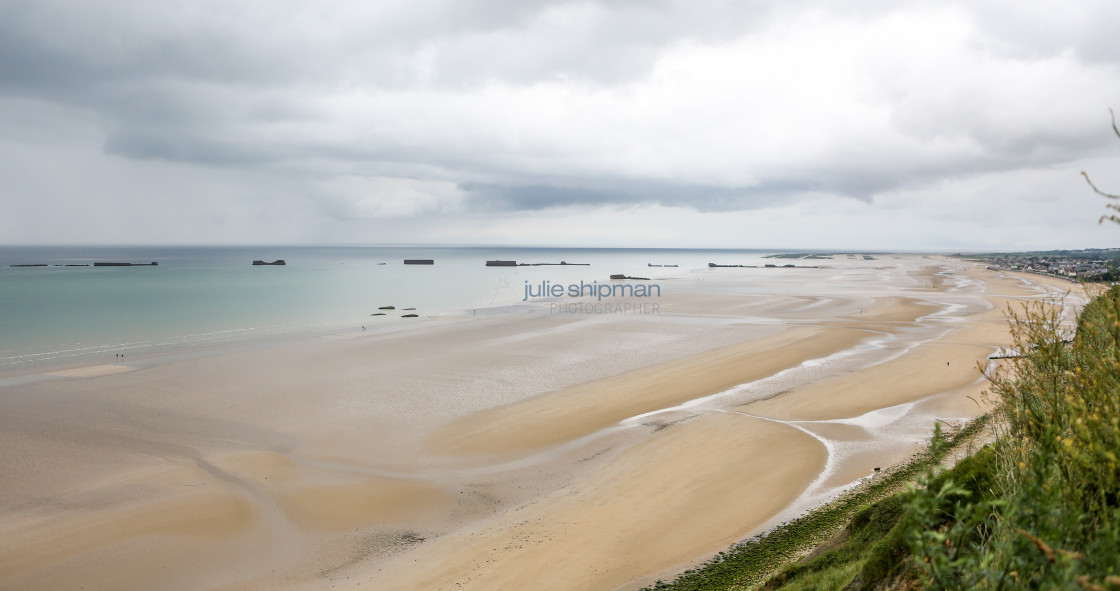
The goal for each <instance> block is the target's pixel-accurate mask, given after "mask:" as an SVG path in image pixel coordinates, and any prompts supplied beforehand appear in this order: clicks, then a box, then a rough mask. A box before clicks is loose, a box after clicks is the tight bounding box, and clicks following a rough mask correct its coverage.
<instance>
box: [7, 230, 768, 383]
mask: <svg viewBox="0 0 1120 591" xmlns="http://www.w3.org/2000/svg"><path fill="white" fill-rule="evenodd" d="M765 254H768V252H763V251H729V250H714V251H713V250H660V249H570V248H569V249H551V248H512V247H510V248H499V247H494V248H487V247H458V248H456V247H430V246H417V247H404V246H345V247H342V246H338V247H335V246H331V247H274V246H270V247H0V369H13V368H14V369H18V368H20V367H26V366H35V365H49V364H59V363H67V362H70V363H74V362H80V361H82V360H84V359H86V358H89V359H91V360H101V361H104V359H105V358H106V357H107V356H108V355H114V356H115V354H116V353H126V354H127V352H133V353H134V354H153V353H158V352H162V351H166V350H175V349H182V348H190V347H199V346H210V345H215V344H216V345H221V344H224V343H232V342H236V341H238V340H243V339H251V338H257V337H266V336H270V335H276V334H289V333H290V334H295V333H308V332H309V333H315V332H320V333H326V332H330V331H337V330H360V326H361V325H374V323H376V322H378V321H380V320H383V319H380V318H372V317H371V316H370V314H372V313H375V312H377V311H378V310H377V309H378V307H380V306H386V305H393V306H396V307H397V308H398V310H397V311H396V312H395V314H396V315H398V316H399V314H402V313H407V312H402V311H401V310H400V308H405V307H414V308H416V313H418V314H420V315H421V316H431V315H447V314H463V313H466V314H470V313H472V312H473V311H475V310H478V309H488V308H495V307H502V306H509V305H520V304H523V303H524V302H522V300H523V298H524V297H525V284H526V282H528V283H529V284H531V285H538V284H539V283H540V282H541V281H549V282H551V283H553V284H565V285H566V284H570V283H572V282H577V283H578V282H581V281H584V282H592V281H598V282H607V281H609V276H610V275H611V274H615V273H622V274H627V275H632V276H641V277H650V278H652V279H655V280H656V279H657V278H658V277H665V276H668V275H680V274H681V273H684V272H687V271H688V270H689V269H695V268H700V267H704V266H706V265H707V263H709V262H715V263H717V264H762V262H763V259H762V256H763V255H765ZM406 258H420V259H434V260H435V264H434V265H431V266H427V265H424V266H419V265H404V264H402V263H403V260H404V259H406ZM254 259H263V260H268V261H271V260H274V259H285V260H286V261H287V263H288V264H287V265H286V266H283V267H280V266H277V267H271V266H256V267H254V266H251V264H250V263H251V261H252V260H254ZM490 259H504V260H516V261H518V262H527V263H537V262H551V263H556V262H560V261H567V262H569V263H590V265H589V266H575V265H569V266H537V267H486V266H485V261H486V260H490ZM94 261H114V262H137V263H143V262H150V261H158V262H159V265H158V266H155V267H150V266H142V267H65V266H56V265H66V264H88V263H92V262H94ZM41 263H45V264H47V265H49V266H47V267H31V268H14V267H12V266H11V265H17V264H41ZM648 263H654V264H677V265H679V267H678V268H651V267H648V266H647V264H648ZM390 314H394V313H390ZM114 358H115V357H114ZM110 360H111V359H110Z"/></svg>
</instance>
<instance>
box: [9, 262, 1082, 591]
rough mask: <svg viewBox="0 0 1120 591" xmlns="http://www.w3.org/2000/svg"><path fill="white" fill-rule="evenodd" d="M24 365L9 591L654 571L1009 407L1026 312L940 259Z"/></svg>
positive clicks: (1041, 282)
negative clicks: (1012, 336) (116, 359)
mask: <svg viewBox="0 0 1120 591" xmlns="http://www.w3.org/2000/svg"><path fill="white" fill-rule="evenodd" d="M813 264H814V265H817V267H816V268H802V269H783V268H777V269H762V268H759V269H750V268H733V269H699V270H683V269H682V270H681V272H680V274H679V275H677V276H676V277H675V278H673V279H671V280H667V281H664V282H662V284H663V286H664V292H663V294H662V296H661V297H660V298H659V299H658V301H657V304H658V305H657V308H656V311H655V312H654V311H652V310H648V311H647V312H649V313H642V314H586V313H585V314H560V313H555V310H550V308H549V307H548V306H547V305H538V306H535V307H525V308H516V309H513V310H511V311H507V312H505V313H500V314H499V313H496V314H489V315H479V316H476V317H465V316H463V317H459V316H447V317H433V318H425V319H422V320H421V321H419V322H417V323H416V324H415V325H413V326H410V327H408V329H407V330H391V331H389V330H370V331H369V332H364V331H363V332H358V331H355V332H352V333H344V334H341V333H340V334H332V335H322V336H320V337H317V338H304V339H298V340H295V339H293V340H289V341H278V342H269V343H261V344H258V345H256V346H252V347H245V346H242V347H238V348H231V349H230V350H226V351H211V352H207V353H206V354H198V355H180V356H175V357H170V356H169V357H166V358H154V357H153V358H145V357H144V356H143V355H136V356H132V355H130V359H129V362H128V363H127V364H124V363H120V364H113V363H104V364H98V365H91V366H85V367H59V368H52V369H50V370H49V371H43V372H40V373H37V374H34V375H0V469H2V470H3V473H4V474H5V483H4V485H3V486H2V487H0V515H2V519H0V588H5V589H7V588H11V589H64V588H65V589H71V588H72V589H78V588H83V589H106V590H108V589H153V588H159V589H170V590H174V589H184V590H185V589H192V590H193V589H214V590H219V589H220V590H249V589H298V590H304V589H307V590H311V589H365V588H374V589H387V590H388V589H402V590H404V589H425V590H437V589H478V590H492V589H523V588H533V589H558V590H559V589H565V590H578V589H588V590H592V589H594V590H603V589H637V588H640V587H641V586H643V585H648V584H652V583H653V582H654V581H656V580H657V579H658V578H661V579H668V578H671V577H672V576H673V575H674V574H675V573H677V572H680V571H681V570H683V569H686V568H689V567H691V566H694V565H695V564H696V563H698V562H702V561H703V560H705V559H706V558H707V557H709V556H711V555H712V554H713V553H716V552H718V551H720V550H722V549H725V548H726V547H727V546H728V545H729V544H731V543H733V542H735V541H737V540H741V539H743V538H746V537H749V536H750V535H753V534H754V533H757V532H758V531H760V528H764V527H767V526H768V525H772V524H773V523H774V522H775V520H780V519H782V518H783V516H788V515H791V514H794V513H796V512H798V511H800V510H803V509H804V508H805V507H808V506H811V505H812V504H813V503H815V502H819V501H820V500H822V499H824V498H827V497H828V496H829V495H833V494H836V493H838V492H839V491H841V490H843V489H844V488H845V487H848V486H851V485H852V484H853V483H855V482H856V481H858V480H859V479H862V478H870V477H873V476H872V475H873V474H874V468H875V467H879V466H885V465H890V464H891V463H894V462H898V461H901V460H903V459H905V458H906V457H907V456H908V455H909V454H911V453H913V451H915V449H916V444H920V443H921V442H922V441H924V440H925V439H926V438H927V437H928V435H929V433H930V432H931V430H932V426H933V423H934V421H935V420H944V421H947V422H958V421H962V420H966V419H968V418H970V417H972V416H976V415H977V414H979V413H981V412H983V411H984V409H986V408H988V404H989V403H988V402H986V401H985V400H984V397H983V391H984V386H985V381H984V379H983V377H982V375H981V373H980V370H981V369H982V368H984V367H987V366H988V364H989V363H990V362H989V360H988V359H987V357H988V355H990V354H992V353H993V352H995V351H996V349H997V348H999V347H1001V346H1006V345H1007V344H1008V334H1007V326H1006V320H1005V318H1004V310H1005V309H1006V308H1007V307H1008V306H1012V307H1015V306H1019V305H1021V303H1023V302H1026V301H1030V300H1037V299H1040V298H1044V297H1053V296H1054V295H1055V294H1058V293H1061V292H1064V291H1065V290H1070V289H1072V290H1074V291H1075V293H1074V294H1072V295H1071V296H1070V297H1069V302H1070V304H1071V305H1073V304H1075V303H1076V301H1077V299H1078V297H1079V296H1078V294H1077V293H1076V291H1078V288H1077V286H1076V284H1073V283H1069V282H1062V281H1060V280H1057V279H1052V278H1044V277H1038V276H1030V275H1022V274H1010V273H1003V272H996V271H990V270H987V269H984V268H983V267H980V266H976V265H972V264H970V263H967V262H963V261H959V260H954V259H948V258H942V257H933V256H919V255H897V256H895V255H876V256H875V258H873V259H870V260H865V259H864V258H862V257H844V256H842V255H840V256H837V257H835V259H825V260H819V261H814V262H813Z"/></svg>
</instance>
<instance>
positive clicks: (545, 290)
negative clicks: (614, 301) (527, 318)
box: [521, 280, 661, 302]
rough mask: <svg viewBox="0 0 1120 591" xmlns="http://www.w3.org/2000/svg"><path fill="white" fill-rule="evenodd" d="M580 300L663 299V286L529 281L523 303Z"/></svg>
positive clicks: (654, 284) (653, 284) (526, 283)
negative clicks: (535, 300)
mask: <svg viewBox="0 0 1120 591" xmlns="http://www.w3.org/2000/svg"><path fill="white" fill-rule="evenodd" d="M564 296H567V297H570V298H580V297H594V298H595V299H597V300H601V299H603V298H652V297H661V286H660V285H658V284H656V283H599V282H598V281H592V282H591V283H584V282H583V281H580V282H579V283H569V284H568V285H562V284H559V283H552V282H551V281H548V280H545V281H541V283H540V285H530V284H529V282H528V281H526V282H525V297H523V298H521V301H523V302H524V301H528V300H529V299H530V298H560V297H564Z"/></svg>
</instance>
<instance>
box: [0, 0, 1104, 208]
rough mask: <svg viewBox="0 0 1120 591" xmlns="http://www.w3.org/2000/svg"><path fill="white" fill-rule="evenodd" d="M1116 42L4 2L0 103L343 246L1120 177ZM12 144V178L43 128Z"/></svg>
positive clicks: (800, 15)
mask: <svg viewBox="0 0 1120 591" xmlns="http://www.w3.org/2000/svg"><path fill="white" fill-rule="evenodd" d="M1110 16H1113V17H1117V18H1120V5H1116V4H1115V3H1112V2H1106V1H1104V0H1080V1H1077V2H1074V3H1072V4H1070V3H1068V2H1067V3H1064V4H1062V5H1060V6H1059V5H1057V4H1056V3H1051V2H1040V3H1032V4H1030V5H1029V6H1019V5H1016V7H1015V9H1014V10H1009V9H1008V7H1007V6H1006V3H1004V2H1002V1H1001V0H983V1H975V2H971V1H970V2H964V1H961V2H953V3H939V4H927V3H922V2H915V3H898V2H886V1H883V0H862V1H859V2H850V3H844V6H843V8H839V7H837V6H836V5H835V4H834V3H826V2H820V1H813V0H799V1H796V2H789V3H782V4H781V5H776V4H775V3H771V2H761V1H751V2H724V1H720V0H698V1H693V2H683V1H673V0H659V1H655V2H648V1H637V0H635V1H626V2H617V1H616V2H606V1H600V2H594V1H592V2H569V1H564V0H534V1H515V0H503V1H500V2H495V1H489V0H488V1H483V0H470V1H453V0H422V1H412V2H406V1H404V0H398V1H385V2H376V3H356V4H351V3H347V2H326V3H320V4H316V5H314V6H312V5H305V6H302V5H301V6H280V5H275V4H269V3H229V2H216V1H213V2H212V1H205V2H190V3H179V4H173V5H165V6H160V5H156V4H152V3H143V2H137V1H132V0H128V1H126V0H106V1H104V2H99V3H96V4H81V3H78V4H75V3H71V2H65V1H57V0H42V1H36V2H31V1H25V0H16V1H8V2H3V3H0V99H5V100H8V101H28V102H30V103H43V104H49V105H54V106H57V107H58V108H60V109H65V110H69V111H68V112H70V113H72V114H73V117H74V119H75V121H77V122H78V123H77V125H78V126H79V127H80V128H81V137H82V138H83V141H86V142H88V141H90V140H89V133H88V132H89V130H90V129H94V130H97V132H98V133H99V134H100V135H99V139H98V140H96V141H97V149H99V150H101V152H102V154H103V155H107V156H110V157H120V158H123V159H125V160H128V161H132V162H136V163H145V162H147V163H169V164H174V165H180V166H183V167H187V168H185V169H184V170H187V169H189V170H192V171H194V172H193V173H191V174H200V175H201V174H207V173H215V171H225V172H223V173H221V174H225V173H230V174H236V175H242V176H238V177H237V178H238V179H247V178H250V177H254V178H256V177H261V178H266V177H267V178H268V179H270V181H269V183H268V186H269V187H270V190H273V191H275V190H276V187H289V188H290V190H291V191H302V192H303V195H304V197H303V198H306V199H309V200H311V201H313V202H316V201H317V202H318V203H319V206H318V208H317V209H318V210H319V211H322V212H324V215H325V216H326V217H327V218H331V219H336V218H337V219H346V220H354V219H364V218H365V217H366V216H375V215H378V214H377V212H385V211H390V212H396V213H394V214H393V215H406V214H408V215H424V212H429V211H432V210H433V208H434V209H438V210H439V211H441V212H448V211H451V210H454V209H455V208H456V207H458V208H460V210H461V211H462V212H467V213H472V212H474V213H477V212H487V211H491V212H542V211H549V210H562V209H564V208H584V209H589V210H592V209H595V208H601V207H607V206H619V207H638V206H649V207H668V208H686V209H690V210H693V211H697V212H700V213H704V212H731V211H742V210H760V209H766V208H775V207H780V206H783V205H790V204H795V203H800V202H802V201H804V200H806V199H821V198H830V197H831V198H841V199H843V198H850V199H854V200H857V201H859V202H862V203H865V204H871V205H874V204H875V203H876V202H877V199H876V198H877V196H880V195H884V194H888V193H890V192H892V191H900V190H902V191H920V190H923V189H924V188H927V187H930V186H935V185H938V183H941V182H942V181H944V180H945V179H951V178H961V177H968V176H970V175H984V174H992V173H1005V172H1014V171H1016V170H1028V169H1039V168H1047V167H1051V168H1052V167H1055V166H1061V165H1064V164H1065V163H1069V162H1073V161H1077V160H1080V159H1084V158H1087V157H1093V156H1097V155H1101V154H1107V153H1109V150H1114V149H1115V143H1114V138H1111V137H1110V136H1109V135H1108V134H1107V131H1108V130H1107V127H1106V125H1107V123H1106V121H1105V119H1104V116H1105V108H1106V107H1107V106H1109V105H1110V101H1112V102H1115V97H1116V96H1120V71H1118V69H1117V62H1118V61H1120V41H1117V38H1116V36H1115V35H1114V32H1113V31H1111V30H1109V29H1110V27H1109V25H1110V24H1111V23H1112V22H1115V21H1116V20H1117V18H1109V17H1110ZM0 119H3V121H0V124H2V125H4V126H5V128H9V129H10V130H11V131H12V133H11V134H10V135H8V137H9V142H10V143H12V146H13V147H12V148H11V149H12V150H17V149H24V150H30V148H26V147H24V148H17V147H14V146H16V145H17V144H19V143H20V141H22V140H20V139H19V138H21V137H25V136H27V137H31V136H34V135H35V132H34V130H33V128H34V127H36V126H38V127H44V126H48V125H49V122H43V121H35V120H34V118H30V119H28V118H21V117H20V115H19V114H18V113H15V112H10V113H8V114H7V115H0ZM52 133H54V132H52ZM27 153H30V152H27ZM130 170H133V169H130ZM122 174H123V173H122ZM129 174H135V172H130V173H129ZM184 174H186V173H184ZM338 178H345V179H361V178H365V179H375V180H376V182H373V181H371V182H368V183H361V182H349V181H347V182H345V183H332V182H330V181H331V179H338ZM384 179H396V180H394V181H392V182H389V181H386V180H384ZM242 182H243V180H238V182H237V183H233V184H231V186H233V185H236V186H238V187H242V188H244V187H245V186H247V185H242V184H241V183H242ZM244 182H245V183H248V182H249V181H247V180H245V181H244ZM126 185H127V186H130V187H133V186H137V185H136V184H135V183H131V182H130V183H126ZM339 187H345V191H342V192H337V191H341V189H339ZM387 187H388V188H387ZM433 187H435V189H434V188H433ZM446 187H458V189H457V190H458V193H457V194H456V196H451V195H450V193H447V190H446ZM437 189H438V190H437ZM40 190H45V189H40ZM26 191H28V192H30V193H34V192H35V191H36V189H35V187H33V186H28V187H27V188H26ZM332 191H336V192H335V193H332ZM431 191H436V192H437V193H438V195H436V194H433V193H431ZM278 198H279V197H278ZM390 198H391V199H398V200H415V202H416V203H415V204H413V205H407V206H398V207H389V206H387V205H386V204H385V200H386V199H390ZM220 201H221V200H216V201H215V203H219V202H220ZM256 203H267V199H263V198H262V199H260V200H258V201H256ZM401 212H404V213H401ZM409 212H412V213H409Z"/></svg>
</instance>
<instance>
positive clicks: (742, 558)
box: [646, 417, 987, 591]
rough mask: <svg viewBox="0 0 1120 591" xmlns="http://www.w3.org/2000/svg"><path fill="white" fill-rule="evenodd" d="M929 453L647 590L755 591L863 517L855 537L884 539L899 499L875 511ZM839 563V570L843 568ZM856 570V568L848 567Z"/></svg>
mask: <svg viewBox="0 0 1120 591" xmlns="http://www.w3.org/2000/svg"><path fill="white" fill-rule="evenodd" d="M986 422H987V418H986V417H982V418H980V419H977V420H975V421H972V422H971V423H969V424H968V425H967V426H966V427H964V428H963V429H961V430H959V431H958V432H956V433H954V434H952V435H951V436H950V437H949V438H948V441H947V443H946V445H948V446H951V447H952V446H961V445H966V444H968V443H969V442H970V441H971V440H972V438H973V437H974V436H975V434H976V433H977V432H978V431H979V430H980V429H982V428H983V426H984V425H985V424H986ZM928 461H929V456H928V453H919V454H917V455H916V456H915V457H914V458H913V459H911V460H910V461H909V462H907V463H906V464H903V465H902V466H899V467H897V468H895V469H893V470H891V471H888V472H887V473H886V474H881V475H880V476H878V477H876V478H875V479H874V480H872V481H870V482H869V483H868V484H865V485H863V486H861V487H858V488H856V489H854V490H852V491H849V492H848V493H846V494H844V495H841V496H840V497H839V498H837V499H835V500H833V501H831V502H829V503H826V504H824V505H822V506H820V507H818V508H816V509H814V510H812V511H810V512H809V513H807V514H805V515H803V516H801V517H799V518H797V519H794V520H791V521H788V522H786V523H784V524H782V525H780V526H778V527H776V528H774V529H773V530H771V531H770V532H769V533H768V534H766V535H764V536H757V537H754V538H751V539H749V540H747V541H745V542H741V543H739V544H736V545H735V546H732V547H731V548H729V549H728V550H727V551H725V552H721V553H720V554H719V555H718V556H717V557H715V558H714V559H713V560H711V561H710V562H708V563H707V564H705V565H704V566H702V567H700V568H698V569H695V570H691V571H687V572H685V573H684V574H682V575H681V576H680V577H678V578H677V579H676V580H675V581H672V582H664V581H659V582H658V583H657V584H655V585H653V586H652V587H647V588H646V589H647V590H653V589H656V590H664V591H707V590H724V589H753V588H755V587H757V586H758V585H761V584H762V583H765V582H766V581H767V580H768V579H769V578H770V577H771V576H772V575H773V574H775V573H776V572H777V571H778V570H780V569H782V568H783V567H784V566H785V565H787V564H790V563H791V562H793V561H795V560H797V559H799V558H801V557H802V556H804V555H805V554H807V553H808V552H809V551H810V550H812V549H813V548H814V547H816V546H817V545H818V544H822V543H824V542H825V541H827V540H829V539H830V538H832V537H833V536H835V535H836V534H837V533H839V532H841V531H842V530H844V529H845V528H848V527H850V522H851V520H852V518H853V516H856V515H863V518H861V521H860V523H861V527H858V528H856V530H854V531H855V534H854V539H855V540H863V543H864V545H867V544H870V543H871V541H872V540H874V539H877V538H878V537H881V536H882V535H883V533H884V532H885V531H887V530H889V529H890V526H889V525H888V524H887V516H888V515H891V514H896V513H897V512H899V510H900V509H899V507H898V506H897V503H898V501H897V500H896V501H889V502H888V503H886V504H884V505H882V506H879V507H873V505H874V504H875V503H876V502H878V501H881V500H882V499H885V498H890V497H892V496H893V495H895V493H897V492H899V491H902V490H905V489H906V488H907V487H908V486H909V483H911V482H913V481H914V480H915V479H917V478H918V477H919V476H920V475H921V474H923V473H924V472H925V471H926V470H927V464H928ZM841 562H845V561H841V560H839V559H838V560H837V563H836V565H835V566H840V565H841ZM832 566H834V565H832V564H827V563H824V562H821V563H818V564H815V565H813V566H811V567H809V568H808V571H809V572H816V571H818V570H826V569H828V568H831V567H832ZM844 568H845V569H850V568H851V567H850V565H846V564H845V565H844Z"/></svg>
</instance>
